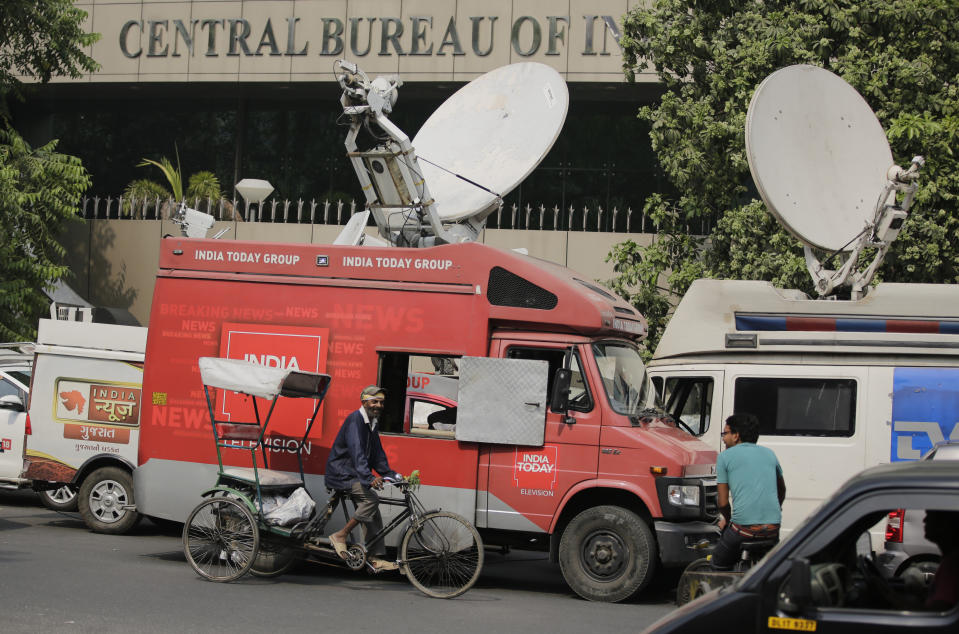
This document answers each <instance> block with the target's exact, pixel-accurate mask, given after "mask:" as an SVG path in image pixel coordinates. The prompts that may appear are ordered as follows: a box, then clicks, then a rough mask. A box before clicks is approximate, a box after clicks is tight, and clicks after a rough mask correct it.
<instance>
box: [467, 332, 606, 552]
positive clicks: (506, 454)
mask: <svg viewBox="0 0 959 634" xmlns="http://www.w3.org/2000/svg"><path fill="white" fill-rule="evenodd" d="M494 345H496V346H497V349H496V352H495V353H496V354H498V355H500V356H502V357H505V359H501V361H518V360H539V361H541V362H545V364H546V366H547V368H548V370H547V375H546V379H547V381H546V382H545V383H544V384H543V386H542V387H541V388H540V389H541V390H542V392H541V394H540V398H541V399H542V400H543V401H544V402H546V401H548V395H549V391H550V390H551V389H552V380H553V376H554V375H555V373H556V370H557V369H559V368H561V367H563V366H564V363H565V362H566V358H567V352H569V353H570V354H569V358H570V361H569V364H570V365H569V368H570V370H571V372H572V381H571V383H570V387H571V390H570V395H569V404H570V408H569V411H568V413H567V415H566V416H565V417H564V416H563V415H561V414H557V413H555V412H552V411H549V410H545V424H546V426H545V436H544V439H543V443H542V444H541V446H530V445H519V444H515V445H492V444H490V445H485V446H484V449H483V450H484V456H483V460H482V462H481V470H482V468H483V466H484V463H485V465H486V466H487V467H488V472H487V473H488V485H487V491H486V500H485V502H486V505H485V509H484V510H485V511H486V518H485V519H486V524H485V526H487V527H489V528H496V529H503V530H515V531H524V532H532V533H537V532H546V531H548V530H549V526H550V524H551V522H552V519H553V517H554V516H555V514H556V509H557V508H558V506H559V504H560V502H561V501H562V499H563V496H564V495H565V493H566V492H567V491H569V489H570V488H572V487H573V486H574V485H575V484H576V483H577V482H581V481H583V480H589V479H594V478H595V477H596V471H597V467H598V461H599V434H600V428H601V425H602V408H601V407H600V406H599V404H598V400H597V397H596V394H597V392H596V390H595V389H594V388H593V387H592V386H591V385H590V383H589V381H588V379H587V377H588V375H589V374H588V369H587V368H588V367H589V366H588V365H587V360H588V359H589V351H588V348H587V347H586V346H580V345H573V346H570V345H569V344H563V343H558V342H557V343H553V342H550V343H540V342H531V341H524V340H519V339H513V340H511V339H501V340H499V341H496V342H494ZM478 503H482V500H478ZM479 516H480V514H479V513H477V517H478V518H479Z"/></svg>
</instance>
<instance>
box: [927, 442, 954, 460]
mask: <svg viewBox="0 0 959 634" xmlns="http://www.w3.org/2000/svg"><path fill="white" fill-rule="evenodd" d="M922 459H923V460H959V440H944V441H942V442H937V443H936V444H935V445H933V446H932V449H930V450H929V451H928V452H927V453H926V455H925V456H923V457H922Z"/></svg>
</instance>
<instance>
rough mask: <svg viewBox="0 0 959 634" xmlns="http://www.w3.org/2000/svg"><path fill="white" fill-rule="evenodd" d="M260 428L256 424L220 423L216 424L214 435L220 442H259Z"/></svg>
mask: <svg viewBox="0 0 959 634" xmlns="http://www.w3.org/2000/svg"><path fill="white" fill-rule="evenodd" d="M260 431H261V428H260V426H259V425H257V424H256V423H220V422H217V424H216V433H217V434H218V435H219V436H220V440H259V439H260Z"/></svg>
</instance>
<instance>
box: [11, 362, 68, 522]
mask: <svg viewBox="0 0 959 634" xmlns="http://www.w3.org/2000/svg"><path fill="white" fill-rule="evenodd" d="M32 373H33V344H32V343H4V344H0V488H5V489H19V488H24V487H28V486H30V484H31V482H30V480H26V479H24V478H22V477H20V476H21V475H22V473H23V448H24V445H25V444H26V436H27V429H26V427H27V420H28V419H27V405H28V404H29V403H28V401H29V399H30V379H31V377H32ZM40 501H41V502H43V505H44V506H46V507H47V508H49V509H53V510H56V511H76V510H77V496H76V492H75V491H73V490H72V489H70V488H69V487H66V486H64V487H61V488H59V489H54V490H50V491H42V492H40Z"/></svg>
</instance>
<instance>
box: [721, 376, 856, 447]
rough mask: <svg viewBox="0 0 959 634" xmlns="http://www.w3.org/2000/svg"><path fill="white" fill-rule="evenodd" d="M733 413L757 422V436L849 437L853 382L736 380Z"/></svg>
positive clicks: (853, 419)
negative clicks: (752, 416) (750, 415)
mask: <svg viewBox="0 0 959 634" xmlns="http://www.w3.org/2000/svg"><path fill="white" fill-rule="evenodd" d="M733 411H735V412H737V413H749V414H753V415H755V416H756V417H757V418H759V434H760V435H768V436H852V435H853V433H855V431H856V425H855V422H856V381H855V380H854V379H796V378H779V377H740V378H737V379H736V392H735V398H734V404H733Z"/></svg>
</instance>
